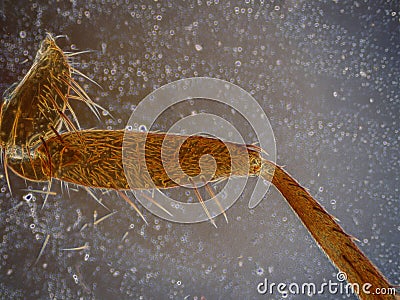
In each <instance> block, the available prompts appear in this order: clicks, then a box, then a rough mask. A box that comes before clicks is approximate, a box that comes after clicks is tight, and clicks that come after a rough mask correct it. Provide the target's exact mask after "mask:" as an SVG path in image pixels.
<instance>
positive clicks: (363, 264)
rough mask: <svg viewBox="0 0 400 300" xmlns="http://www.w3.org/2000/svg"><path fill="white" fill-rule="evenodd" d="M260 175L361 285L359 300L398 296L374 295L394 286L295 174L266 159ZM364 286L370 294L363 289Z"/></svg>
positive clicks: (352, 278)
mask: <svg viewBox="0 0 400 300" xmlns="http://www.w3.org/2000/svg"><path fill="white" fill-rule="evenodd" d="M272 174H273V175H272ZM260 175H261V176H262V177H263V178H265V179H266V180H269V181H271V182H272V183H273V184H274V185H275V187H276V188H277V189H278V190H279V191H280V192H281V193H282V195H283V196H284V197H285V199H286V201H287V202H288V203H289V205H290V207H291V208H292V209H293V210H294V212H295V213H296V214H297V215H298V216H299V218H300V220H301V221H302V222H303V224H304V226H305V227H306V228H307V229H308V231H309V232H310V233H311V235H312V236H313V238H314V239H315V241H316V242H317V244H318V245H319V246H320V247H321V248H322V249H323V251H324V252H325V254H326V255H327V256H328V257H329V259H330V260H331V261H332V262H333V264H334V265H335V266H336V267H337V268H338V269H339V270H340V271H341V272H345V273H346V274H347V280H348V282H350V283H353V284H357V285H358V286H359V288H360V294H359V297H360V299H396V298H395V296H394V295H377V294H375V290H376V289H377V288H378V289H382V288H386V290H387V289H388V288H392V287H393V286H392V285H391V284H390V283H389V282H388V280H387V279H386V278H385V277H384V276H383V275H382V273H381V272H380V271H379V270H378V269H377V267H375V266H374V264H373V263H372V262H371V261H370V260H369V259H368V258H367V257H366V256H365V255H364V254H363V253H362V252H361V250H360V249H359V248H358V247H357V245H356V244H355V243H354V238H353V237H352V236H350V235H348V234H347V233H345V232H344V230H343V229H342V227H340V225H339V224H338V223H337V222H336V221H335V219H334V218H333V217H332V216H331V215H330V214H329V213H328V212H327V211H326V210H325V209H324V208H323V207H322V206H321V205H320V204H319V203H318V202H317V201H316V200H315V199H314V198H313V197H312V196H311V195H310V194H309V193H308V192H307V190H306V189H304V188H303V187H302V186H301V185H299V183H298V182H297V181H296V180H295V179H294V178H293V177H291V176H290V175H289V174H288V173H287V172H286V171H285V170H283V169H282V168H281V167H279V166H277V165H275V164H274V163H272V162H270V161H267V160H263V163H262V169H261V174H260ZM364 284H365V285H364ZM363 285H364V287H368V291H369V292H370V294H368V293H365V292H364V291H363ZM368 291H367V292H368Z"/></svg>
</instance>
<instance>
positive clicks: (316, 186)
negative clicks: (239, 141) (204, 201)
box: [0, 0, 400, 299]
mask: <svg viewBox="0 0 400 300" xmlns="http://www.w3.org/2000/svg"><path fill="white" fill-rule="evenodd" d="M130 2H131V1H47V2H46V1H5V0H3V1H0V23H1V26H0V49H1V54H0V78H1V80H0V92H1V93H3V92H4V91H5V90H6V89H7V87H9V86H10V85H11V84H13V83H14V82H17V81H20V80H21V79H22V78H23V76H24V75H25V74H26V72H27V71H28V70H29V68H30V66H31V64H32V62H33V59H34V57H35V54H36V51H37V49H38V47H39V44H40V42H41V41H42V40H43V38H44V37H45V34H46V32H51V33H53V34H54V35H65V36H66V37H65V38H59V39H58V40H57V42H58V44H59V45H60V46H61V48H62V49H63V50H64V51H81V50H92V52H90V53H86V54H81V55H77V56H76V57H75V58H74V63H76V65H75V67H76V68H77V69H78V70H80V71H82V72H83V73H84V74H86V75H87V76H88V77H90V78H92V79H94V80H95V81H96V82H97V83H98V84H99V85H100V86H101V87H102V89H101V88H99V87H97V86H96V85H94V84H92V83H91V82H90V81H89V80H87V79H84V78H82V77H75V79H76V80H77V81H78V82H79V83H80V84H81V85H82V86H83V87H84V88H85V90H86V91H87V93H88V94H89V95H90V96H91V98H92V99H93V100H94V101H95V102H97V103H98V104H100V105H102V106H103V107H105V108H106V109H107V110H109V111H110V112H111V113H112V115H113V116H114V117H115V119H112V118H110V117H109V116H108V115H103V116H102V118H101V120H100V121H99V120H97V119H96V117H95V116H94V115H93V114H92V113H91V112H90V110H89V109H88V108H87V107H85V105H83V104H82V103H76V102H73V106H74V108H76V111H77V114H78V118H79V121H80V124H81V126H82V127H83V128H102V129H122V128H124V127H125V124H126V122H127V121H128V119H129V116H130V115H131V113H132V110H133V109H134V108H135V105H137V104H138V103H139V102H140V100H141V99H143V98H144V97H145V96H146V95H148V94H149V93H150V92H152V91H153V90H155V89H156V88H158V87H160V86H162V85H164V84H167V83H169V82H172V81H175V80H178V79H183V78H188V77H194V76H208V77H213V78H220V79H223V80H227V81H230V82H232V83H234V84H236V85H238V86H240V87H241V88H243V89H245V90H246V91H248V92H249V93H251V94H252V95H253V97H254V98H255V99H256V100H257V101H258V102H259V104H260V105H261V106H262V107H263V109H264V110H265V112H266V114H267V115H268V117H269V120H270V122H271V125H272V128H273V130H274V133H275V137H276V147H277V162H278V164H280V165H284V166H285V167H286V170H288V171H289V172H290V173H291V174H292V175H293V176H294V177H295V178H296V179H297V180H298V181H299V182H300V183H301V184H302V185H303V186H305V187H306V188H308V189H309V190H310V193H311V194H312V195H313V196H315V198H316V199H317V200H318V201H319V202H320V203H321V204H322V205H323V206H324V207H325V208H326V209H327V210H328V211H329V212H330V213H331V214H333V215H334V216H336V217H337V218H338V219H340V224H341V225H342V226H343V227H344V229H345V231H346V232H348V233H349V234H351V235H354V236H355V237H357V238H358V239H359V240H360V241H359V242H358V245H359V247H360V248H361V249H362V250H363V251H364V253H365V254H366V255H367V256H368V257H369V258H370V259H371V260H372V261H373V262H374V263H375V264H376V265H377V266H378V268H380V270H381V271H382V272H383V274H384V275H385V276H386V277H387V278H388V279H389V281H391V282H392V283H394V284H399V281H398V278H399V263H400V261H399V240H400V224H399V221H398V216H399V174H400V172H399V110H400V104H399V91H400V89H399V78H400V74H399V72H400V6H399V2H398V1H362V0H358V1H294V0H293V1H272V0H271V1H250V0H248V1H229V2H228V1H218V0H214V1H200V0H199V1H135V2H134V3H130ZM132 2H133V1H132ZM198 112H212V113H215V114H219V115H220V116H221V117H223V118H225V119H226V120H227V121H229V122H231V123H232V124H235V126H237V127H238V128H239V129H240V131H241V134H242V135H243V138H244V139H245V141H246V142H247V143H253V142H256V140H254V135H253V134H252V131H251V127H250V126H248V124H245V122H244V123H243V120H241V117H240V116H239V115H238V114H237V113H235V112H234V111H232V110H231V109H230V108H226V107H223V106H222V105H220V106H218V107H212V106H210V105H209V104H208V103H207V101H198V102H197V101H195V102H193V101H187V103H182V104H181V105H180V106H178V107H175V108H173V109H171V111H169V112H166V114H165V115H163V116H161V117H160V118H159V120H157V122H156V124H155V125H154V126H153V128H151V129H152V130H162V131H166V130H168V128H169V127H170V126H171V125H172V124H173V123H174V122H176V121H177V120H179V118H180V117H182V116H185V115H188V114H191V113H198ZM1 174H2V175H1V181H0V186H1V193H0V237H1V247H0V256H1V260H0V298H2V299H33V298H36V299H48V298H57V299H77V298H82V299H94V298H96V299H113V298H118V299H155V298H162V299H201V297H205V298H206V299H227V298H232V299H267V298H268V299H271V298H274V299H275V298H276V299H280V298H281V295H280V294H278V293H274V294H273V295H260V294H258V292H257V285H258V283H260V282H263V281H264V280H265V279H268V281H269V282H274V283H280V282H283V283H287V284H289V283H298V284H300V285H301V284H302V283H306V282H312V283H315V284H317V285H318V284H321V283H323V282H327V281H328V280H332V281H334V282H337V280H336V273H337V271H336V269H335V268H334V267H333V266H332V264H331V263H330V261H329V260H328V259H327V258H326V257H325V256H324V254H323V253H322V252H321V250H320V249H319V248H318V246H317V245H316V244H315V242H314V241H313V240H312V238H311V237H310V235H309V234H308V232H307V230H306V229H305V228H304V226H303V225H302V224H301V222H300V221H299V220H298V218H297V217H296V216H295V215H294V213H293V212H292V211H291V209H290V207H289V206H288V205H287V203H286V202H285V200H284V199H283V198H282V196H281V195H280V194H279V193H278V192H277V191H276V190H275V189H274V188H273V187H271V188H270V190H269V192H268V194H267V196H266V197H265V199H264V200H263V201H262V202H261V204H260V205H259V206H257V207H256V208H255V209H253V210H249V209H248V202H249V198H248V197H249V195H248V194H251V193H250V191H249V190H246V191H245V192H244V193H243V195H242V197H241V199H240V200H239V201H237V202H236V203H235V205H234V206H233V207H232V208H230V209H229V210H228V211H227V214H228V219H229V223H228V224H226V223H225V221H224V219H223V217H221V216H220V217H218V218H217V219H216V223H217V225H218V228H217V229H216V228H214V227H213V226H212V225H211V224H210V223H209V222H204V223H199V224H188V225H184V224H177V223H171V222H167V221H165V220H162V219H160V218H157V217H155V216H153V215H152V214H151V213H149V212H146V211H145V210H144V209H143V208H141V210H142V211H143V212H144V214H145V216H146V219H147V220H148V222H149V225H148V226H147V225H146V224H145V223H144V222H143V220H141V219H140V217H139V216H138V215H137V214H136V212H135V211H134V210H133V209H132V208H131V207H130V206H129V205H128V204H127V203H126V202H125V201H124V200H122V199H120V198H119V196H118V195H117V194H116V193H115V192H112V191H110V192H109V193H106V192H104V191H94V193H95V194H96V196H97V197H98V198H102V201H103V203H104V204H105V205H106V206H107V207H108V208H109V209H110V210H111V211H114V212H115V214H114V215H112V216H110V217H109V218H107V219H106V220H104V221H102V222H101V223H99V224H98V225H97V226H94V225H93V219H94V216H95V215H97V219H99V218H101V217H102V216H105V215H107V214H108V213H109V211H107V210H106V209H105V208H104V207H102V206H100V205H99V204H98V203H97V202H96V201H94V199H93V198H92V197H91V196H90V195H88V193H87V192H86V191H85V190H84V189H82V188H80V187H76V186H72V185H69V188H65V187H61V184H60V183H59V182H57V181H53V188H52V190H53V191H55V192H56V193H57V195H56V196H50V197H49V199H48V201H47V203H46V205H45V206H44V208H43V209H41V206H42V204H43V200H44V196H43V195H42V194H38V193H31V192H27V191H26V189H28V188H29V189H35V190H36V189H40V190H42V189H43V188H45V187H46V185H45V184H38V183H31V182H29V181H25V180H23V179H21V178H18V177H17V176H15V175H11V186H12V189H13V195H12V196H11V195H10V191H9V190H8V188H7V184H6V181H5V178H4V172H3V171H2V173H1ZM216 188H217V189H218V187H216ZM171 193H175V194H176V196H177V197H181V199H186V198H188V199H189V200H183V201H193V199H194V198H193V197H194V195H192V193H190V192H188V191H184V190H180V189H178V190H177V191H171ZM85 224H88V225H87V226H85ZM83 226H85V227H84V228H83V229H82V227H83ZM47 236H49V239H48V244H47V246H46V248H45V249H44V252H43V255H42V256H41V257H40V259H39V261H38V263H37V264H36V265H35V264H34V263H35V260H36V258H37V257H38V254H39V251H40V249H41V246H42V245H43V243H44V241H45V239H46V237H47ZM84 245H86V246H87V247H85V249H83V250H77V251H68V250H63V249H68V248H75V247H81V246H84ZM317 297H318V299H338V298H346V299H347V298H348V297H347V296H346V295H339V294H337V295H332V294H327V293H326V294H322V295H318V296H317ZM288 298H289V299H304V298H307V296H306V295H289V296H288ZM350 298H354V299H355V297H354V296H351V297H350Z"/></svg>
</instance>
